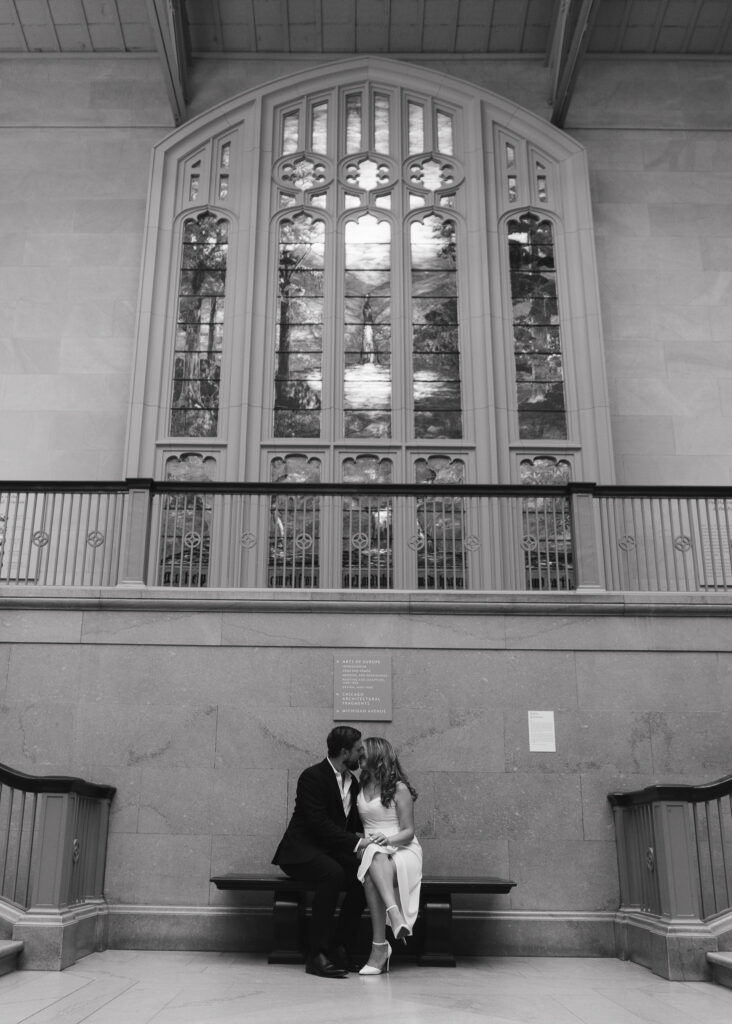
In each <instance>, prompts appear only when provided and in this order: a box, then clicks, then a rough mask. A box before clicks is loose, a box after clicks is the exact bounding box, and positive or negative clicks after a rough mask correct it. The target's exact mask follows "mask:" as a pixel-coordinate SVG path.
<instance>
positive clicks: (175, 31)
mask: <svg viewBox="0 0 732 1024" xmlns="http://www.w3.org/2000/svg"><path fill="white" fill-rule="evenodd" d="M146 3H147V10H148V14H149V16H150V25H151V26H152V30H153V36H154V38H155V47H156V49H157V51H158V56H159V58H160V66H161V68H162V71H163V78H164V80H165V87H166V90H167V92H168V99H169V100H170V106H171V109H172V111H173V118H174V120H175V123H176V124H182V123H183V121H185V119H186V117H187V106H188V95H187V94H188V82H187V79H188V62H189V59H190V47H189V45H188V33H187V31H186V28H185V21H184V19H185V11H184V10H183V4H182V2H181V0H146Z"/></svg>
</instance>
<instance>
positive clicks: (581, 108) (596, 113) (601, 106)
mask: <svg viewBox="0 0 732 1024" xmlns="http://www.w3.org/2000/svg"><path fill="white" fill-rule="evenodd" d="M715 90H716V95H715ZM728 93H729V74H728V73H727V69H724V68H720V67H719V66H717V67H716V69H715V66H714V65H713V64H711V63H709V64H704V63H700V62H697V61H690V62H684V61H675V62H670V61H660V62H656V63H652V62H650V61H642V60H637V61H634V60H624V59H613V58H610V59H605V57H604V55H603V56H602V57H592V56H589V57H588V56H586V57H585V59H584V60H583V62H582V66H581V70H580V74H579V78H578V81H577V86H576V88H575V91H574V93H573V98H572V104H571V106H570V109H569V114H568V118H567V124H566V127H567V130H568V131H570V132H571V131H573V130H574V129H575V127H578V128H586V127H592V128H594V129H598V128H600V127H601V126H607V127H612V126H622V127H623V128H633V127H635V128H639V129H644V128H645V129H649V128H652V129H653V130H658V129H664V128H665V129H669V128H674V129H680V128H683V129H700V128H708V129H716V128H722V127H724V126H725V124H726V123H728V122H727V120H726V119H727V117H728V113H729V109H728V99H727V97H728Z"/></svg>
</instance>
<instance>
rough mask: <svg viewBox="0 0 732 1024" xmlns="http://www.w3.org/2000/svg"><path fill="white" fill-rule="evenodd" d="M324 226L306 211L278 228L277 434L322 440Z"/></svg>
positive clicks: (285, 221)
mask: <svg viewBox="0 0 732 1024" xmlns="http://www.w3.org/2000/svg"><path fill="white" fill-rule="evenodd" d="M324 261H325V225H324V223H323V221H321V220H315V219H314V218H313V217H311V216H310V215H308V214H305V213H302V214H298V215H297V216H295V217H293V218H292V219H287V220H283V221H282V222H281V223H280V227H279V256H278V296H277V343H276V346H277V351H276V371H275V407H274V433H275V436H276V437H319V436H320V409H321V398H322V387H323V322H324V307H323V272H324V266H325V262H324Z"/></svg>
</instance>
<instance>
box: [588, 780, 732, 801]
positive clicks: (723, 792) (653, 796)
mask: <svg viewBox="0 0 732 1024" xmlns="http://www.w3.org/2000/svg"><path fill="white" fill-rule="evenodd" d="M730 795H732V775H725V776H724V777H723V778H721V779H716V780H715V781H714V782H704V783H700V784H699V785H696V786H691V785H675V784H674V783H658V784H656V785H654V786H646V788H645V789H636V790H633V791H631V792H627V793H608V796H607V798H608V800H609V801H610V804H611V805H612V806H613V807H635V806H639V805H641V804H652V803H657V802H658V801H659V800H682V801H686V802H687V803H706V802H707V801H708V800H719V799H721V798H722V797H725V796H730Z"/></svg>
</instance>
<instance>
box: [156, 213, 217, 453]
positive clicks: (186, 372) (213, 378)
mask: <svg viewBox="0 0 732 1024" xmlns="http://www.w3.org/2000/svg"><path fill="white" fill-rule="evenodd" d="M228 237H229V236H228V223H227V222H226V221H225V220H218V219H217V218H216V217H215V216H214V215H213V214H212V213H202V214H201V215H200V216H199V217H197V218H195V219H194V218H190V219H188V220H186V222H185V225H184V231H183V255H182V261H181V270H180V276H179V284H178V322H177V328H176V335H175V354H174V364H173V394H172V402H171V412H170V424H169V432H170V434H171V436H172V437H215V436H216V434H217V430H218V418H219V382H220V378H221V351H222V341H223V329H224V298H225V289H226V262H227V254H228Z"/></svg>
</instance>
